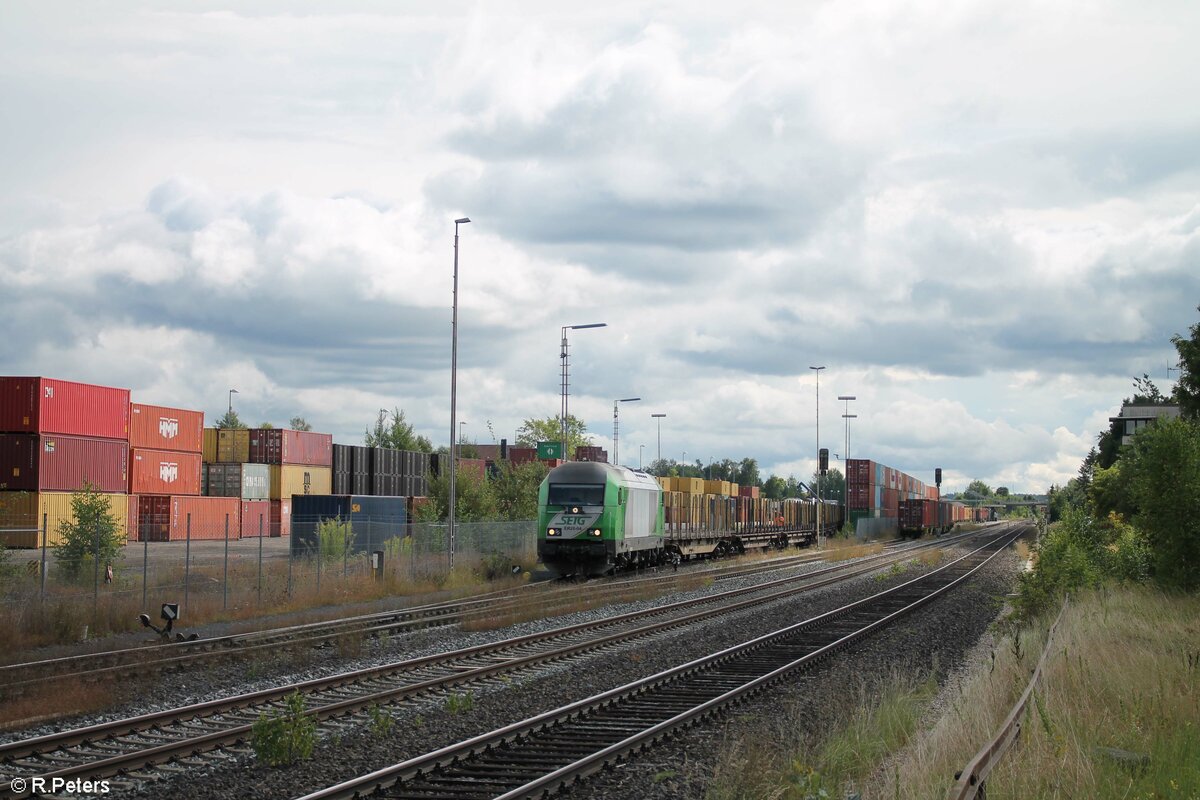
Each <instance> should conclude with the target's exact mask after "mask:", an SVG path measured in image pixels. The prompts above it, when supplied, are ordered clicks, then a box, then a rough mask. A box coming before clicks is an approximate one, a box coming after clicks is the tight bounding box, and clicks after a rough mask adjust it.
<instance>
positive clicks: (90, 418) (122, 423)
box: [0, 377, 129, 439]
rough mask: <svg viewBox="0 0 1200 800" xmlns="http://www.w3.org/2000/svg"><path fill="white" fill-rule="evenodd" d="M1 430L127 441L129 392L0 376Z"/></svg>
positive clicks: (83, 384)
mask: <svg viewBox="0 0 1200 800" xmlns="http://www.w3.org/2000/svg"><path fill="white" fill-rule="evenodd" d="M0 431H4V432H8V433H57V434H67V435H71V436H92V437H97V438H102V439H128V438H129V390H128V389H114V388H111V387H108V386H93V385H92V384H89V383H76V382H74V381H59V380H54V379H52V378H14V377H0Z"/></svg>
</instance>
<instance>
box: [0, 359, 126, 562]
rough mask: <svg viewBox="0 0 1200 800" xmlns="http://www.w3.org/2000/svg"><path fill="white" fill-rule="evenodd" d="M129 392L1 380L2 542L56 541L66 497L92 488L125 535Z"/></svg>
mask: <svg viewBox="0 0 1200 800" xmlns="http://www.w3.org/2000/svg"><path fill="white" fill-rule="evenodd" d="M128 480H129V390H128V389H115V388H110V387H107V386H94V385H91V384H86V383H76V382H74V381H62V380H54V379H52V378H39V377H0V541H3V542H4V544H5V545H6V546H8V547H40V546H42V544H43V537H42V532H41V530H40V529H41V527H42V521H43V518H45V520H46V538H47V539H48V541H46V542H45V544H49V545H54V544H57V543H58V542H59V541H60V537H59V532H58V527H59V523H61V522H65V521H68V520H71V519H72V518H73V515H72V510H71V493H72V492H75V491H78V490H79V489H81V488H83V485H84V484H85V483H90V484H92V485H94V486H95V487H96V488H97V489H98V490H99V491H100V492H102V493H104V495H105V497H106V498H107V499H108V503H109V508H110V509H111V510H112V513H113V515H114V516H115V517H116V518H117V520H118V525H119V527H120V532H121V534H122V535H124V533H125V525H126V515H127V513H128V500H129V498H128V494H127V493H128Z"/></svg>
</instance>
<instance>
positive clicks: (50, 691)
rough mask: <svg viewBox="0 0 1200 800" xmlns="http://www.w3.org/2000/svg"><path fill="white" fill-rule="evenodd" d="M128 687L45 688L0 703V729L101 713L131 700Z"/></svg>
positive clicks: (105, 684)
mask: <svg viewBox="0 0 1200 800" xmlns="http://www.w3.org/2000/svg"><path fill="white" fill-rule="evenodd" d="M131 689H132V687H131V686H130V685H129V684H121V683H118V682H115V681H102V682H98V683H81V682H79V681H61V682H56V683H54V684H46V685H43V686H39V687H37V688H35V689H32V690H30V691H29V692H26V693H25V694H22V695H19V696H17V697H4V698H3V700H4V702H0V729H9V728H19V727H26V726H28V725H31V724H34V722H35V721H36V720H40V719H47V720H49V719H55V718H57V717H60V716H62V715H64V714H86V713H88V712H91V711H100V710H102V709H105V708H109V707H111V706H113V705H115V704H116V703H120V702H123V701H125V700H128V699H130V697H131V696H132V694H133V692H132V691H131Z"/></svg>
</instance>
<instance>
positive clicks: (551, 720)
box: [303, 529, 1023, 800]
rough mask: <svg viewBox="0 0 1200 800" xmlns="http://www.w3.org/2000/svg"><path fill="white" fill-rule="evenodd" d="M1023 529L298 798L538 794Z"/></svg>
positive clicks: (721, 698) (814, 656)
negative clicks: (812, 611)
mask: <svg viewBox="0 0 1200 800" xmlns="http://www.w3.org/2000/svg"><path fill="white" fill-rule="evenodd" d="M1022 532H1023V531H1022V530H1021V529H1018V530H1017V531H1016V532H1013V533H1009V534H1007V535H1004V536H1000V537H997V538H995V539H993V540H992V541H990V542H988V543H987V544H984V545H983V546H982V547H980V548H978V549H976V550H974V551H972V552H970V553H968V554H966V555H964V556H962V557H960V558H958V559H956V560H954V561H952V562H950V563H949V564H946V565H945V566H942V567H940V568H938V569H936V570H934V571H932V572H930V573H928V574H926V575H924V576H921V577H919V578H916V579H914V580H911V581H908V582H906V583H904V584H901V585H900V586H897V587H894V588H892V589H889V590H886V591H883V592H880V593H878V594H876V595H873V596H871V597H867V598H865V599H863V600H859V601H856V602H854V603H850V604H848V605H846V606H843V607H842V608H839V609H836V610H834V611H831V612H828V613H826V614H822V615H820V616H817V617H813V618H812V619H809V620H805V621H804V622H800V623H797V624H795V625H791V626H789V627H787V628H784V629H781V630H778V631H775V632H773V633H770V634H767V635H764V636H760V637H758V638H756V639H754V640H752V641H749V642H746V643H744V644H741V645H738V646H736V647H732V648H728V649H726V650H722V651H721V652H718V653H714V654H712V655H709V656H705V657H703V658H699V659H696V660H694V661H691V662H688V663H686V664H683V665H680V666H678V667H674V668H672V669H669V670H665V671H663V672H660V673H658V674H656V675H652V676H650V677H648V678H643V679H641V680H638V681H635V682H633V683H630V684H627V685H626V686H622V687H619V688H617V689H613V690H610V691H607V692H603V693H601V694H598V695H595V696H594V697H590V698H587V699H585V700H581V701H578V702H576V703H572V704H570V705H567V706H563V707H561V708H559V709H556V710H553V711H550V712H547V713H544V714H540V715H538V716H535V717H532V718H530V719H527V720H524V721H522V722H518V723H516V724H513V725H509V726H506V727H504V728H499V729H497V730H494V731H492V732H490V733H486V734H483V735H481V736H476V737H473V738H471V739H468V740H467V741H464V742H461V743H459V744H455V745H451V746H449V747H444V748H441V749H439V750H436V751H434V752H431V753H428V754H426V755H422V756H419V757H416V758H412V759H409V760H407V761H404V762H401V763H399V764H396V765H393V766H391V767H387V768H385V769H381V770H377V771H375V772H372V773H370V774H368V775H364V776H362V777H359V778H356V779H354V780H351V781H346V782H344V783H340V784H337V785H335V786H332V787H328V788H326V789H322V790H320V791H317V792H313V793H311V794H309V795H306V796H305V797H304V798H303V800H340V799H343V798H359V797H366V796H368V795H369V796H371V797H389V798H403V799H404V800H439V799H443V798H444V799H445V800H471V799H472V798H490V799H492V800H517V798H530V797H544V796H548V795H550V794H551V793H553V792H555V791H557V790H558V789H559V788H561V787H564V786H568V785H570V784H573V783H575V782H577V781H579V780H582V779H584V778H586V777H587V776H588V775H591V774H593V773H595V772H596V771H598V770H600V769H603V768H604V767H605V766H607V765H609V764H612V763H615V762H617V761H620V760H622V759H625V758H629V757H632V756H634V755H635V754H636V753H638V752H641V751H644V750H646V749H649V748H650V747H652V746H653V745H654V744H655V743H656V742H658V741H660V740H662V739H664V738H665V737H668V736H670V735H672V734H673V733H675V732H677V731H679V730H681V729H683V728H686V727H688V726H691V725H695V724H698V723H700V722H702V721H703V720H704V719H705V718H707V717H709V716H711V715H713V714H715V713H718V712H720V711H721V710H723V709H725V708H727V707H729V706H731V705H733V704H736V703H738V702H740V701H742V700H745V699H747V698H748V697H750V696H752V695H754V694H756V693H758V692H761V691H763V690H765V689H766V688H768V687H769V686H770V685H771V684H773V683H774V682H776V681H778V680H780V679H782V678H783V677H784V676H786V675H788V674H789V673H792V672H794V671H797V670H801V669H805V668H810V667H812V666H813V665H814V664H816V663H818V662H819V661H820V660H822V659H824V658H826V657H828V656H829V655H831V654H832V653H834V652H837V651H839V650H841V649H843V648H845V647H847V646H849V645H850V644H852V643H854V642H856V641H857V640H859V639H861V638H863V637H865V636H868V635H869V634H871V633H872V632H874V631H876V630H879V629H880V628H882V627H884V626H886V625H889V624H891V623H893V622H895V621H896V620H898V619H899V618H901V617H903V616H904V615H906V614H908V613H910V612H912V611H914V610H915V609H917V608H920V607H921V606H922V605H925V604H926V603H928V602H930V601H931V600H933V599H934V598H936V597H938V596H940V595H941V594H943V593H945V592H947V591H949V590H950V589H952V588H953V587H954V586H956V585H958V584H959V583H961V582H962V581H965V580H967V579H968V578H969V577H970V576H971V575H973V574H974V573H975V572H976V571H978V570H979V569H981V568H982V567H983V565H984V564H986V563H987V562H988V561H989V560H991V558H993V557H994V556H995V555H996V554H998V553H999V552H1001V551H1002V550H1003V548H1004V547H1006V546H1007V545H1008V544H1009V543H1011V541H1012V540H1013V539H1015V538H1016V537H1017V536H1019V535H1021V533H1022Z"/></svg>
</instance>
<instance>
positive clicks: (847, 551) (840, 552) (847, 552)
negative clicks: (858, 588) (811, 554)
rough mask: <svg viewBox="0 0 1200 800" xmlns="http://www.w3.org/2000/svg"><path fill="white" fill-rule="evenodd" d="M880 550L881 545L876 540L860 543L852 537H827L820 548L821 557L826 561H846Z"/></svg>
mask: <svg viewBox="0 0 1200 800" xmlns="http://www.w3.org/2000/svg"><path fill="white" fill-rule="evenodd" d="M882 552H883V545H882V544H879V543H878V542H869V543H865V544H862V543H858V542H855V541H854V540H853V539H829V540H828V541H827V542H826V545H825V547H824V548H823V549H822V550H821V557H822V558H824V559H825V560H826V561H848V560H849V559H852V558H862V557H864V556H873V555H875V554H876V553H882Z"/></svg>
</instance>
